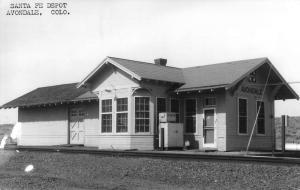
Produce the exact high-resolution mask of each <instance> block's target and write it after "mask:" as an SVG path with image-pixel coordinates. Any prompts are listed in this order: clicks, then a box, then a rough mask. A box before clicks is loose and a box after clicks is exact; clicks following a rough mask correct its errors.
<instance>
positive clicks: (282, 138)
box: [281, 115, 286, 153]
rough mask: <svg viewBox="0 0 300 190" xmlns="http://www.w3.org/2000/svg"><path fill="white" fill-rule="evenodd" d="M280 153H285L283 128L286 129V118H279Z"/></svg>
mask: <svg viewBox="0 0 300 190" xmlns="http://www.w3.org/2000/svg"><path fill="white" fill-rule="evenodd" d="M281 122H282V124H281V152H282V153H284V152H285V127H286V116H285V115H282V116H281Z"/></svg>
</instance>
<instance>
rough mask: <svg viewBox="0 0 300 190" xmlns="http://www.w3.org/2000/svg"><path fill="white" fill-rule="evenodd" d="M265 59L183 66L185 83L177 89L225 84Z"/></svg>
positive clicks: (265, 59)
mask: <svg viewBox="0 0 300 190" xmlns="http://www.w3.org/2000/svg"><path fill="white" fill-rule="evenodd" d="M265 61H267V58H258V59H249V60H241V61H233V62H226V63H219V64H213V65H204V66H198V67H189V68H184V69H182V70H183V75H184V80H185V84H184V85H183V86H181V87H180V88H179V89H178V90H179V91H180V90H184V89H194V88H199V89H200V88H205V87H214V86H226V85H228V84H231V83H233V82H234V81H235V80H237V79H239V78H240V77H242V76H243V75H244V74H245V73H247V72H248V71H250V70H251V69H253V68H255V67H257V66H258V65H260V64H262V63H264V62H265Z"/></svg>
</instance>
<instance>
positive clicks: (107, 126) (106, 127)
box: [101, 100, 112, 133]
mask: <svg viewBox="0 0 300 190" xmlns="http://www.w3.org/2000/svg"><path fill="white" fill-rule="evenodd" d="M101 131H102V133H111V132H112V100H102V101H101Z"/></svg>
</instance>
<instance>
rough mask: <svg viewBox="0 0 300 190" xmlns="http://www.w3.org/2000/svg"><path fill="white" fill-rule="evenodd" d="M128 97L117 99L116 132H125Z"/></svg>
mask: <svg viewBox="0 0 300 190" xmlns="http://www.w3.org/2000/svg"><path fill="white" fill-rule="evenodd" d="M127 123H128V99H127V98H118V99H117V132H127Z"/></svg>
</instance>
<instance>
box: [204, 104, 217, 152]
mask: <svg viewBox="0 0 300 190" xmlns="http://www.w3.org/2000/svg"><path fill="white" fill-rule="evenodd" d="M203 111H204V119H203V138H204V147H216V143H215V142H216V135H215V109H213V108H211V109H204V110H203Z"/></svg>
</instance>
